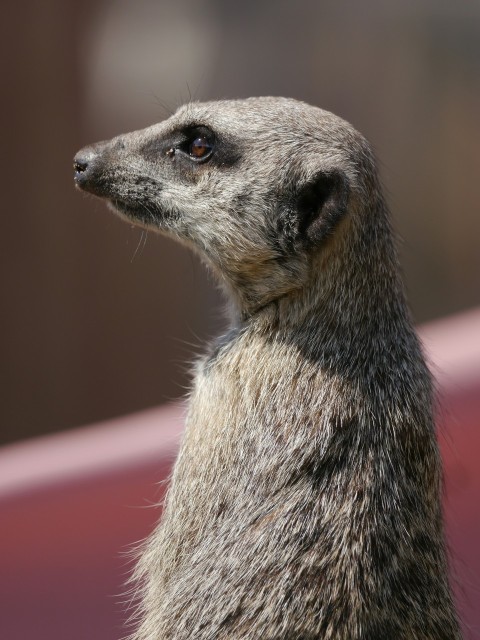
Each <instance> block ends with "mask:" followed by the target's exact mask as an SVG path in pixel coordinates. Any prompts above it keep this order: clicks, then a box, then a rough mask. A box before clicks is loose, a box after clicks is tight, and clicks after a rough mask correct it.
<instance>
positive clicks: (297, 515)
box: [75, 98, 461, 640]
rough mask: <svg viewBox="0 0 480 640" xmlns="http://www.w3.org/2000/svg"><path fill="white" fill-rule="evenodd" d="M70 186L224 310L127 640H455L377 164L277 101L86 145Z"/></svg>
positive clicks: (426, 410)
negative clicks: (185, 257)
mask: <svg viewBox="0 0 480 640" xmlns="http://www.w3.org/2000/svg"><path fill="white" fill-rule="evenodd" d="M75 181H76V184H77V186H78V187H80V188H81V189H84V190H86V191H89V192H91V193H93V194H95V195H98V196H101V197H103V198H105V199H106V200H108V201H109V203H110V206H111V207H113V208H114V209H115V211H117V212H118V213H120V215H122V216H123V217H125V218H127V219H128V220H130V221H134V222H136V223H138V224H141V225H144V226H147V227H149V228H152V229H156V230H157V231H159V232H161V233H166V234H170V235H172V236H173V237H175V238H177V239H179V240H180V241H181V242H182V243H185V244H187V245H189V246H190V247H192V248H194V249H195V250H196V251H198V252H199V253H200V254H201V255H202V256H203V257H204V258H205V260H206V262H207V263H208V264H209V265H210V266H211V267H212V268H213V269H214V271H215V273H216V274H217V276H218V279H219V281H220V282H221V283H222V284H223V285H224V286H225V288H226V290H227V292H228V294H229V295H230V298H231V300H232V302H233V313H232V327H231V329H230V331H229V332H228V333H227V334H226V335H225V336H223V337H222V338H221V339H219V340H218V341H217V343H216V344H215V345H213V346H212V347H211V348H209V349H208V350H207V352H206V354H205V356H204V357H203V358H201V359H200V360H199V362H198V363H197V365H196V367H195V372H194V377H193V382H192V390H191V393H190V395H189V401H188V414H187V418H186V428H185V436H184V439H183V443H182V446H181V450H180V454H179V457H178V459H177V462H176V464H175V468H174V472H173V477H172V482H171V485H170V488H169V492H168V495H167V498H166V501H165V507H164V512H163V516H162V520H161V522H160V524H159V525H158V527H157V528H156V529H155V531H154V532H153V534H152V535H151V537H150V538H149V539H148V540H147V542H146V543H145V546H144V550H143V554H142V557H141V559H140V561H139V563H138V565H137V568H136V570H135V574H134V581H135V587H134V589H133V591H134V593H135V595H138V596H139V598H138V626H137V628H136V630H135V632H134V634H133V636H132V639H133V640H213V639H215V640H259V639H262V640H307V639H308V640H386V639H388V640H459V639H460V637H461V634H460V631H459V625H458V621H457V618H456V613H455V609H454V605H453V600H452V596H451V592H450V587H449V580H448V563H447V555H446V551H445V543H444V535H443V522H442V507H441V462H440V456H439V452H438V446H437V442H436V437H435V424H434V412H433V407H434V399H433V391H432V381H431V378H430V374H429V371H428V369H427V366H426V364H425V361H424V358H423V355H422V350H421V346H420V344H419V342H418V339H417V337H416V334H415V331H414V329H413V327H412V322H411V318H410V315H409V312H408V308H407V305H406V301H405V295H404V290H403V286H402V283H401V279H400V277H399V267H398V261H397V257H396V250H395V242H394V237H393V233H392V229H391V226H390V221H389V213H388V208H387V206H386V204H385V201H384V198H383V195H382V189H381V186H380V182H379V179H378V176H377V171H376V166H375V159H374V157H373V154H372V152H371V150H370V147H369V145H368V143H367V142H366V140H365V139H364V138H363V137H362V136H361V134H359V133H358V132H357V131H355V129H354V128H353V127H352V126H351V125H349V124H348V123H346V122H345V121H344V120H342V119H340V118H338V117H337V116H334V115H333V114H330V113H328V112H326V111H322V110H321V109H317V108H315V107H311V106H308V105H306V104H303V103H300V102H296V101H295V100H287V99H283V98H252V99H249V100H239V101H223V102H213V103H205V104H200V103H194V104H189V105H186V106H184V107H182V108H181V109H179V110H178V111H177V113H175V114H174V115H173V116H172V117H171V118H169V119H168V120H166V121H165V122H161V123H160V124H156V125H153V126H152V127H149V128H147V129H144V130H142V131H136V132H133V133H130V134H126V135H123V136H120V137H119V138H114V139H113V140H111V141H109V142H103V143H99V144H97V145H93V146H91V147H87V148H86V149H84V150H83V151H82V152H80V153H79V154H78V155H77V156H76V158H75Z"/></svg>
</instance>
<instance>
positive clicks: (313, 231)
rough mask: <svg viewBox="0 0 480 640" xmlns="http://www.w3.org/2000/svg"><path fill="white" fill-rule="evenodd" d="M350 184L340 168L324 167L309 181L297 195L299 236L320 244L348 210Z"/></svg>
mask: <svg viewBox="0 0 480 640" xmlns="http://www.w3.org/2000/svg"><path fill="white" fill-rule="evenodd" d="M349 192H350V188H349V184H348V179H347V176H346V175H345V174H344V173H343V172H342V171H339V170H329V171H321V172H319V173H317V174H316V175H315V176H314V178H313V179H312V180H310V181H309V182H307V183H306V184H305V185H304V186H303V187H302V188H301V190H300V193H299V194H298V197H297V211H298V215H299V225H298V230H299V233H300V237H301V238H302V240H303V241H304V242H306V243H307V244H308V245H318V244H320V243H321V241H322V240H323V239H325V238H326V237H328V236H329V235H330V234H331V233H332V232H333V230H334V228H335V227H336V225H337V224H338V222H340V220H341V219H342V217H343V216H344V215H345V213H346V212H347V205H348V196H349Z"/></svg>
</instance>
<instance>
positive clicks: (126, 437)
mask: <svg viewBox="0 0 480 640" xmlns="http://www.w3.org/2000/svg"><path fill="white" fill-rule="evenodd" d="M2 9H3V12H2V21H1V33H0V47H1V48H2V49H1V51H0V53H1V55H0V64H1V65H2V72H1V75H0V77H1V81H2V82H1V86H2V99H1V101H0V111H1V122H2V125H3V135H2V150H3V153H1V154H0V159H1V163H2V165H1V173H0V175H1V187H2V198H1V202H2V214H1V215H2V218H1V220H2V225H1V233H0V264H1V269H0V289H1V290H0V296H1V298H0V300H1V307H0V342H1V346H0V349H1V351H0V353H1V357H0V444H4V445H5V446H3V447H0V523H1V524H0V550H1V553H0V637H1V638H2V639H3V638H8V639H9V640H24V638H31V637H35V638H38V639H39V640H44V639H45V640H47V639H48V640H63V639H64V638H69V639H70V640H84V638H89V639H92V640H97V639H98V640H100V639H102V640H117V639H118V638H120V637H124V636H125V634H126V633H127V628H126V626H125V618H126V616H127V615H128V611H126V610H125V605H124V604H122V601H123V600H124V597H123V596H121V595H119V594H121V593H122V591H124V587H123V583H124V581H125V578H126V576H127V575H128V571H129V564H128V563H127V560H126V558H124V557H122V556H121V553H120V552H121V551H125V550H127V549H128V548H131V546H132V544H133V543H134V542H135V541H136V540H139V539H141V538H143V537H144V536H146V535H147V533H148V532H149V531H150V530H151V529H152V527H153V524H154V522H155V521H156V520H157V518H158V516H159V511H160V509H144V508H139V507H144V506H146V505H148V504H151V503H155V502H156V501H158V500H161V499H162V496H163V492H164V490H165V487H166V484H165V482H164V481H165V480H166V479H167V478H168V475H169V473H170V469H171V465H172V461H173V460H174V457H175V455H176V450H177V445H178V439H179V436H180V432H181V428H182V411H181V410H180V409H179V408H178V407H175V406H174V405H172V406H166V407H158V406H157V405H161V404H162V403H164V402H165V401H169V400H174V399H176V398H178V397H179V396H181V395H182V394H183V393H184V390H185V388H186V387H188V383H189V374H188V369H189V364H188V363H189V362H191V361H192V359H194V358H195V354H196V353H198V352H199V351H201V349H202V344H203V343H204V342H205V340H207V339H208V338H210V337H212V336H213V335H215V334H216V333H218V332H219V331H220V330H221V329H222V327H223V326H224V319H223V315H222V300H221V298H220V295H219V293H218V292H217V290H216V288H215V284H214V283H213V282H212V281H211V280H210V279H209V277H208V276H207V274H206V272H205V270H204V268H203V267H202V266H201V265H200V264H199V263H198V261H197V259H196V258H195V257H194V256H193V255H191V254H190V253H188V252H187V251H186V250H184V249H182V248H181V247H180V246H178V245H176V244H174V243H173V242H171V241H169V240H167V239H165V238H160V237H158V236H155V235H154V234H153V233H149V234H148V236H145V235H144V234H142V232H141V231H140V230H139V229H136V228H134V227H130V226H129V225H127V224H125V223H124V222H122V221H120V219H118V218H116V217H115V216H114V215H113V214H112V213H111V212H109V211H107V209H106V207H105V205H104V204H103V203H102V202H100V201H97V200H95V199H93V198H90V197H87V196H85V195H84V194H82V193H79V192H78V191H75V189H74V187H73V167H72V158H73V156H74V154H75V152H76V151H77V150H78V149H80V148H81V147H83V146H84V145H86V144H88V143H90V142H95V141H97V140H101V139H106V138H109V137H111V136H114V135H116V134H119V133H121V132H123V131H129V130H132V129H138V128H142V127H144V126H147V125H149V124H151V123H153V122H155V121H158V120H160V119H163V118H164V117H166V116H168V115H169V113H170V112H171V111H173V110H175V108H176V107H177V106H179V105H180V104H181V103H183V102H184V101H187V100H191V99H198V100H202V99H215V98H234V97H246V96H250V95H261V94H263V95H266V94H271V95H286V96H291V97H295V98H298V99H301V100H306V101H308V102H310V103H313V104H316V105H318V106H321V107H323V108H326V109H329V110H331V111H334V112H335V113H337V114H339V115H340V116H343V117H344V118H346V119H347V120H349V121H351V122H352V123H353V124H354V125H355V126H356V127H357V128H358V129H359V130H361V131H362V132H363V133H364V134H365V135H366V136H367V137H368V138H369V139H370V141H371V142H372V144H373V145H374V147H375V149H376V152H377V155H378V157H379V159H380V169H381V174H382V179H383V182H384V184H385V186H386V189H387V195H388V199H389V202H390V205H391V209H392V213H393V217H394V222H395V225H396V227H397V229H398V231H399V234H400V235H401V237H402V238H403V242H402V244H401V258H402V263H403V268H404V273H405V279H406V284H407V288H408V292H409V298H410V302H411V306H412V310H413V314H414V317H415V320H416V321H417V322H418V323H421V324H422V325H423V326H422V330H421V337H422V340H423V341H424V343H425V347H426V349H427V355H428V357H429V359H430V360H431V361H432V363H433V364H434V367H435V370H436V372H437V374H438V384H439V390H440V394H441V398H442V407H443V408H442V410H441V411H440V415H439V418H440V420H439V440H440V445H441V449H442V455H443V459H444V467H445V487H446V490H445V499H444V506H445V514H446V525H447V541H448V545H449V548H450V549H451V575H452V584H453V587H454V590H455V596H456V600H457V603H458V607H459V611H460V615H461V618H462V623H463V629H464V632H465V638H468V639H469V640H470V639H472V640H473V639H474V638H480V613H479V612H480V607H479V605H478V603H479V602H480V551H479V540H480V512H479V502H480V500H479V496H480V470H479V466H478V453H479V451H480V429H479V424H480V422H479V420H480V417H479V416H480V307H479V305H480V282H479V280H480V250H479V244H480V242H479V241H480V176H479V169H480V161H479V156H480V2H478V1H476V2H473V1H472V2H470V1H467V0H456V1H455V2H443V1H441V0H402V2H398V1H394V0H363V1H362V2H356V3H355V2H345V1H344V0H323V2H318V0H296V1H295V2H289V1H287V0H271V1H267V0H265V1H263V2H259V1H258V0H242V2H238V1H235V0H202V1H201V2H200V1H199V0H162V1H159V0H135V1H133V0H83V2H81V3H79V2H72V1H71V0H44V1H43V2H35V1H34V0H23V1H22V2H17V3H5V6H2ZM474 307H476V309H472V308H474ZM469 309H472V310H471V311H468V310H469ZM465 310H467V312H466V313H460V315H458V316H455V317H453V318H449V319H447V320H436V319H437V318H440V317H442V316H446V315H448V314H452V313H456V312H463V311H465ZM425 322H427V325H425V324H424V323H425ZM152 407H153V408H152ZM148 408H150V409H148ZM140 409H148V410H147V411H144V412H140V413H136V414H134V415H127V416H124V414H130V412H133V411H138V410H140ZM119 416H120V417H119ZM121 416H123V417H121ZM107 418H110V420H109V421H108V422H106V423H102V424H97V425H93V426H92V423H94V422H97V423H98V422H99V421H101V420H104V419H107ZM88 424H90V426H84V425H88ZM73 427H78V428H77V429H72V428H73ZM60 430H65V433H54V432H58V431H60ZM41 434H50V435H45V436H44V437H41V438H31V437H32V436H39V435H41ZM28 438H31V439H28ZM14 441H17V442H14ZM157 482H160V484H159V485H158V486H157V484H156V483H157ZM127 600H128V598H127Z"/></svg>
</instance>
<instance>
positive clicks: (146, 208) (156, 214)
mask: <svg viewBox="0 0 480 640" xmlns="http://www.w3.org/2000/svg"><path fill="white" fill-rule="evenodd" d="M107 202H108V207H109V209H111V210H112V211H113V212H114V213H117V214H119V215H120V216H121V217H122V218H126V219H127V220H128V221H129V222H133V223H135V224H139V225H142V226H147V227H152V228H157V229H158V228H159V227H161V226H162V222H164V221H165V220H166V219H167V218H168V217H169V216H168V214H167V212H165V211H163V210H161V209H159V208H158V206H157V205H155V204H152V203H151V202H149V203H148V204H147V203H143V202H125V201H124V200H118V199H117V198H108V200H107Z"/></svg>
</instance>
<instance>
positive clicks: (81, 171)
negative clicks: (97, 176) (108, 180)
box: [73, 147, 98, 187]
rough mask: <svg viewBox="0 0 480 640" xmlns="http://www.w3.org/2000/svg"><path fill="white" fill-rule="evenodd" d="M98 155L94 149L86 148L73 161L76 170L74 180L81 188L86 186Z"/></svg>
mask: <svg viewBox="0 0 480 640" xmlns="http://www.w3.org/2000/svg"><path fill="white" fill-rule="evenodd" d="M97 155H98V154H97V152H96V151H95V149H94V148H93V147H85V148H83V149H81V150H80V151H79V152H78V153H77V155H76V156H75V158H74V159H73V168H74V170H75V175H74V179H75V182H76V184H78V186H79V187H81V186H84V183H85V182H86V181H87V180H88V178H89V177H90V174H91V173H92V166H93V164H94V160H95V158H96V157H97Z"/></svg>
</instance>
